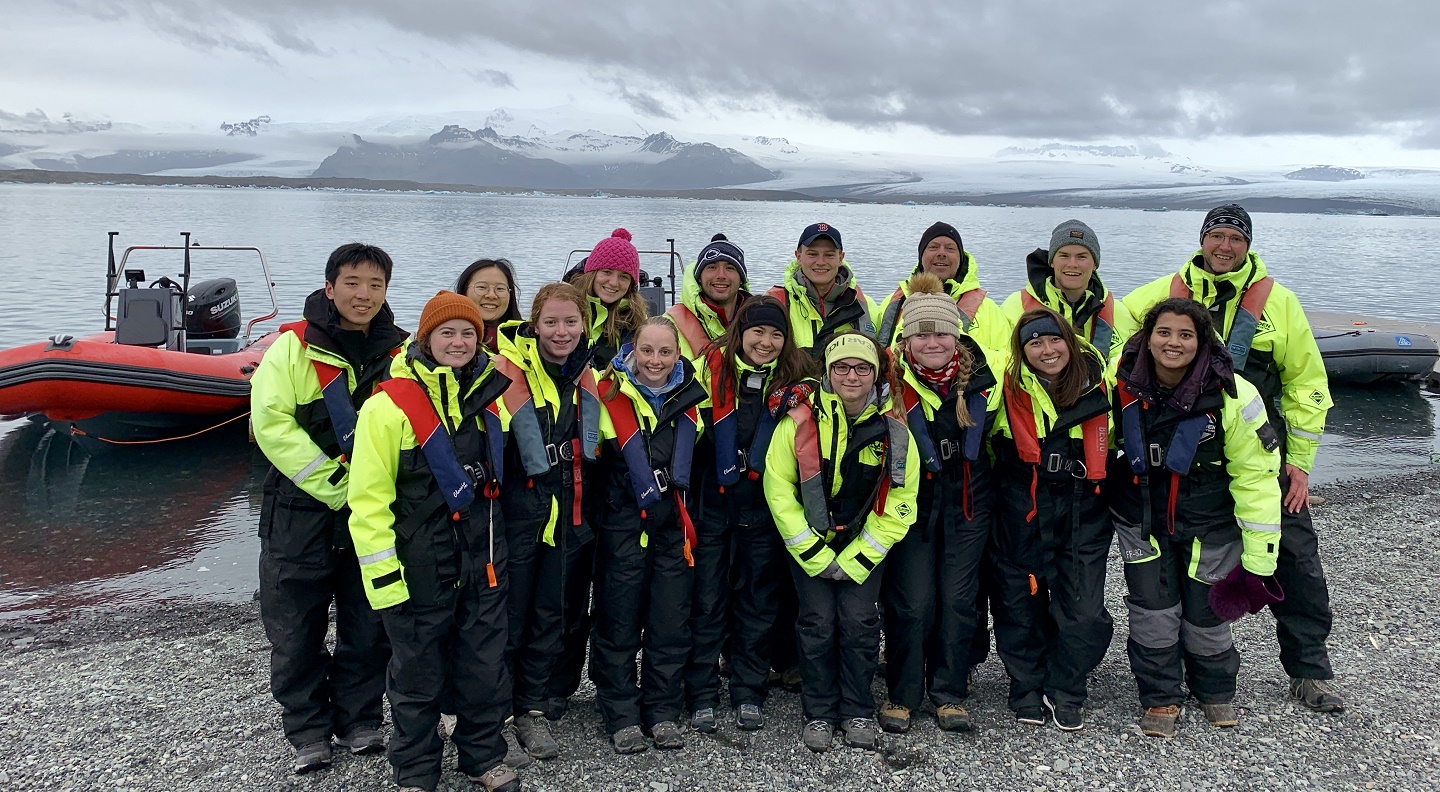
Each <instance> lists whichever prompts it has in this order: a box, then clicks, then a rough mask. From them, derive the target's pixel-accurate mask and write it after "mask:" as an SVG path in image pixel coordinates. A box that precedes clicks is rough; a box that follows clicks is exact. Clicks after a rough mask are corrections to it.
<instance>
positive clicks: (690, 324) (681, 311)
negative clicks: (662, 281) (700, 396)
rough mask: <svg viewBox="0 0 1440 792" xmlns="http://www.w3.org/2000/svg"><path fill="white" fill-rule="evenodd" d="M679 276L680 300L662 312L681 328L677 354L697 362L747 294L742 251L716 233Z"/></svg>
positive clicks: (747, 276) (731, 317)
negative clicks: (692, 263) (693, 263)
mask: <svg viewBox="0 0 1440 792" xmlns="http://www.w3.org/2000/svg"><path fill="white" fill-rule="evenodd" d="M681 278H682V280H681V283H680V302H678V303H676V304H674V305H672V306H670V310H668V311H666V312H665V315H666V316H668V317H670V321H672V322H674V323H675V327H676V329H678V330H679V331H680V353H681V354H682V355H684V356H685V359H686V360H692V361H697V365H698V360H699V357H700V354H701V352H703V351H704V349H705V347H707V346H709V345H710V343H711V342H713V341H715V340H717V339H719V338H720V336H722V335H724V333H725V329H726V328H727V327H729V326H730V323H731V320H732V319H734V318H735V312H736V310H737V309H738V308H739V306H740V305H741V304H742V303H744V302H745V300H747V299H749V297H750V279H749V275H748V274H747V272H746V270H745V251H743V250H741V249H740V247H739V246H738V245H736V244H735V243H733V242H731V241H730V240H729V239H726V238H725V235H724V234H716V235H715V236H713V237H711V238H710V244H708V245H706V246H705V247H703V248H701V249H700V254H699V255H698V256H696V257H695V265H694V266H693V267H691V268H689V269H688V270H686V271H685V272H684V273H682V275H681Z"/></svg>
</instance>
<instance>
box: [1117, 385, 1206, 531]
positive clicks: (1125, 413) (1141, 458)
mask: <svg viewBox="0 0 1440 792" xmlns="http://www.w3.org/2000/svg"><path fill="white" fill-rule="evenodd" d="M1115 394H1116V396H1117V397H1119V400H1120V426H1121V431H1123V432H1124V437H1123V438H1122V445H1123V446H1124V449H1125V461H1126V462H1129V463H1130V471H1131V472H1132V473H1134V474H1135V483H1136V484H1138V485H1139V486H1140V491H1141V499H1142V502H1143V504H1144V505H1143V507H1142V509H1141V524H1142V530H1143V535H1144V536H1145V537H1147V538H1148V537H1149V536H1150V527H1151V526H1150V523H1151V513H1150V471H1151V470H1155V469H1164V470H1168V471H1169V472H1170V499H1169V503H1168V505H1167V507H1166V510H1165V514H1166V517H1167V524H1166V528H1167V529H1168V530H1169V532H1170V533H1171V534H1173V533H1175V505H1176V502H1177V499H1178V498H1179V492H1180V477H1181V476H1184V475H1188V474H1189V472H1190V466H1191V465H1192V464H1193V463H1194V462H1195V454H1196V452H1197V451H1199V449H1200V442H1201V440H1203V439H1204V436H1205V429H1206V428H1207V427H1208V426H1209V425H1210V416H1209V415H1207V414H1205V413H1201V414H1198V415H1192V416H1190V417H1189V418H1186V419H1185V420H1183V421H1181V422H1180V423H1178V424H1177V425H1176V426H1175V434H1174V435H1172V436H1171V438H1170V444H1169V446H1168V447H1161V445H1160V444H1159V443H1146V442H1145V419H1144V416H1143V414H1142V411H1144V410H1148V409H1150V405H1149V404H1147V403H1145V402H1142V401H1140V400H1139V399H1137V398H1135V396H1134V395H1132V394H1131V393H1130V390H1129V389H1128V388H1126V387H1125V381H1124V380H1123V379H1122V380H1120V381H1119V382H1117V383H1116V385H1115Z"/></svg>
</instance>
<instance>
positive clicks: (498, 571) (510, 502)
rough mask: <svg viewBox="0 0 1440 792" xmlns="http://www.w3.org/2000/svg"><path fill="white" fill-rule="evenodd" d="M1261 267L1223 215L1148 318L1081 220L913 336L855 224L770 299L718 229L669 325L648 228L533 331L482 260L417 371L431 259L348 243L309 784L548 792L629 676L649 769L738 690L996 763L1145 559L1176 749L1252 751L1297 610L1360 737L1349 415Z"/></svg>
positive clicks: (290, 566)
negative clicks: (1235, 625) (988, 726)
mask: <svg viewBox="0 0 1440 792" xmlns="http://www.w3.org/2000/svg"><path fill="white" fill-rule="evenodd" d="M1251 239H1252V226H1251V219H1250V217H1249V215H1248V214H1247V213H1246V212H1245V210H1244V209H1242V208H1240V207H1239V206H1234V205H1227V206H1221V207H1217V208H1216V209H1214V210H1212V211H1211V212H1209V213H1208V214H1207V215H1206V217H1205V221H1204V224H1203V226H1202V229H1201V232H1200V248H1199V250H1198V251H1197V252H1195V253H1194V254H1193V255H1192V256H1191V257H1190V258H1189V259H1188V260H1186V261H1185V262H1184V263H1183V264H1182V265H1181V267H1180V269H1179V271H1178V273H1176V274H1174V275H1167V276H1165V277H1164V278H1161V279H1159V280H1157V281H1155V282H1154V283H1151V284H1149V285H1147V286H1143V287H1141V288H1139V289H1137V290H1135V291H1134V292H1133V293H1131V294H1130V295H1128V296H1126V297H1125V298H1124V299H1123V300H1122V299H1117V298H1116V296H1115V295H1113V294H1112V293H1111V292H1110V291H1109V290H1108V289H1107V288H1106V287H1105V286H1104V284H1103V282H1102V281H1101V279H1100V277H1099V274H1098V272H1099V270H1098V268H1099V264H1100V244H1099V241H1098V239H1097V237H1096V234H1095V232H1094V230H1092V229H1091V228H1090V227H1089V226H1087V225H1085V224H1084V223H1081V222H1079V221H1075V220H1071V221H1067V222H1065V223H1062V224H1060V225H1059V226H1058V227H1056V228H1055V230H1054V232H1053V234H1052V235H1051V238H1050V243H1049V245H1048V247H1047V248H1040V249H1037V250H1035V251H1034V252H1033V253H1031V254H1030V255H1029V256H1028V257H1027V259H1026V268H1027V275H1028V282H1027V284H1026V286H1025V288H1024V289H1023V290H1022V291H1020V292H1017V293H1016V294H1014V295H1012V296H1010V298H1009V299H1007V300H1005V302H1004V304H1003V305H996V303H995V302H993V301H992V300H991V299H989V298H988V297H987V296H986V293H985V291H984V290H983V289H982V288H981V286H980V280H979V273H978V265H977V263H976V260H975V257H974V256H973V255H971V254H970V253H969V252H967V251H966V250H965V248H964V245H963V243H962V240H961V236H960V233H959V232H958V231H957V230H956V229H955V228H954V227H952V226H950V225H948V224H945V223H935V224H934V225H932V226H931V227H930V228H928V229H926V230H925V232H924V234H923V235H922V236H921V238H920V242H919V246H918V251H917V254H918V255H917V263H916V265H915V268H914V271H913V273H912V274H911V275H910V276H908V277H907V278H906V279H905V280H904V281H903V282H901V283H900V284H899V285H898V286H897V287H896V288H895V289H894V291H893V292H892V293H890V294H889V295H888V296H886V297H885V298H884V299H883V300H881V301H880V302H878V303H876V302H875V301H873V300H871V299H870V298H869V297H867V296H866V295H865V293H864V292H863V291H862V290H861V289H860V286H859V284H858V283H857V282H856V272H855V271H854V270H853V269H852V268H851V265H850V263H849V262H848V261H847V260H846V258H845V253H844V246H843V243H842V241H841V234H840V231H839V230H838V229H836V228H834V227H833V226H830V225H827V224H825V223H817V224H815V225H811V226H809V227H808V228H806V229H805V230H804V231H803V232H802V234H801V236H800V238H799V241H798V244H797V246H796V250H795V257H794V260H793V261H791V262H790V265H789V266H788V267H787V268H786V270H785V275H784V281H783V283H782V284H781V285H779V286H776V287H774V288H771V289H769V290H768V291H754V290H752V288H751V284H750V280H749V277H748V270H747V266H746V260H745V254H744V252H743V251H742V250H741V248H740V247H739V246H737V245H736V244H735V243H734V242H732V241H730V240H729V239H727V238H726V237H725V236H724V235H721V234H717V235H715V237H714V238H713V239H712V240H711V242H710V243H709V244H708V245H706V246H705V247H704V248H703V249H702V250H701V251H700V253H699V255H698V256H697V258H696V261H695V263H694V265H693V266H690V267H687V268H686V270H685V272H684V274H683V283H682V284H681V288H680V300H679V302H678V303H677V304H676V305H674V306H673V307H671V308H670V309H669V311H668V312H667V313H666V314H665V315H663V316H649V315H648V314H649V311H648V309H647V306H646V303H645V301H644V300H643V299H642V298H641V296H640V295H639V293H638V286H639V281H640V263H639V254H638V252H637V251H636V249H635V247H634V245H633V244H632V243H631V240H630V235H629V234H628V233H627V232H626V231H625V230H624V229H617V230H616V231H615V233H614V234H613V235H612V236H610V237H607V238H606V239H604V240H602V241H600V242H599V243H598V244H596V245H595V246H594V249H593V250H592V251H591V252H590V253H589V255H588V256H587V258H586V259H585V261H584V262H583V266H580V267H577V268H576V269H575V270H573V271H572V272H571V273H569V274H567V278H566V280H567V281H568V282H557V283H550V284H547V285H545V286H543V287H541V288H540V289H539V290H538V292H537V293H536V294H535V295H534V298H533V300H532V301H531V303H530V305H529V311H528V313H525V312H522V307H521V303H520V299H519V291H518V289H517V288H516V280H515V273H514V271H513V268H512V266H511V265H510V263H509V262H508V261H505V260H504V259H482V260H480V261H476V262H474V263H473V264H471V265H470V266H469V267H467V268H465V270H464V271H463V272H462V273H461V274H460V276H459V278H458V280H457V282H456V284H455V289H454V291H441V292H439V293H438V294H436V295H435V297H434V298H432V299H431V300H430V301H429V302H427V303H426V305H425V308H424V310H423V311H422V313H421V315H420V317H419V322H418V325H417V326H416V330H415V332H414V333H413V334H407V333H405V332H404V331H402V330H400V329H398V327H397V326H396V323H395V317H394V315H393V314H392V312H391V310H390V308H389V307H388V305H387V304H386V302H385V294H386V288H387V286H388V284H389V282H390V278H391V275H392V270H393V264H392V261H391V258H390V256H389V255H387V254H386V253H385V252H384V251H383V250H381V249H379V248H377V247H374V246H370V245H363V244H358V243H354V244H348V245H343V246H341V247H340V248H337V249H336V250H335V251H334V253H333V254H332V255H331V256H330V260H329V262H328V263H327V265H326V272H325V285H324V287H323V288H322V289H319V290H317V291H315V292H314V293H313V294H311V295H310V297H309V298H308V299H307V301H306V304H305V310H304V317H303V319H302V320H301V321H298V322H295V323H293V324H288V325H285V326H284V327H282V333H281V335H280V336H279V338H278V340H276V341H275V342H274V344H273V345H272V346H271V347H270V349H269V350H268V351H267V352H266V354H265V357H264V359H263V361H262V362H261V364H260V366H259V368H258V369H257V371H256V372H255V374H254V378H253V386H252V387H253V396H252V416H253V423H254V431H255V437H256V441H257V442H258V444H259V445H260V448H261V449H262V451H263V452H264V453H265V454H266V456H267V457H268V458H269V460H270V462H271V463H272V468H271V470H270V472H269V475H268V476H267V478H266V481H265V497H264V502H263V508H262V512H261V522H260V538H261V557H260V577H261V588H260V593H261V615H262V618H263V621H264V625H265V630H266V633H267V636H268V637H269V640H270V643H271V646H272V654H271V688H272V691H273V693H274V696H275V698H276V700H277V701H278V702H279V703H280V705H281V707H282V709H283V711H284V714H283V724H284V729H285V733H286V737H287V738H288V739H289V741H290V742H291V743H292V744H293V745H294V746H295V748H296V752H297V753H296V761H295V766H294V769H295V771H296V772H307V771H310V770H314V769H317V768H320V767H324V766H326V765H327V764H329V763H330V761H331V752H332V738H334V742H335V744H336V745H338V746H340V747H343V748H347V749H349V750H351V751H353V752H355V753H370V752H380V751H383V750H386V749H387V746H388V754H389V759H390V763H391V765H392V767H393V770H394V778H395V781H396V783H397V784H398V785H399V786H401V787H402V788H405V789H407V790H412V789H419V790H433V789H435V787H436V785H437V783H438V782H439V779H440V774H441V759H442V756H443V747H444V745H443V740H444V739H445V737H446V736H448V738H449V739H450V740H451V741H452V742H453V743H454V744H455V746H456V749H457V753H458V764H459V770H460V771H461V772H462V773H464V774H466V775H467V776H469V777H470V778H471V779H472V780H473V781H475V782H476V783H477V784H479V785H481V786H483V788H484V789H486V790H491V791H493V790H507V791H508V790H515V789H518V788H519V785H520V782H519V778H518V777H517V775H516V773H515V769H516V768H518V767H523V766H525V765H527V764H529V763H530V762H531V761H532V760H534V759H540V760H547V759H553V758H555V757H556V756H558V755H559V753H560V745H559V743H558V741H557V739H556V736H555V734H554V733H553V732H552V724H554V723H555V722H556V721H558V720H559V719H560V718H562V717H563V716H564V714H565V713H566V710H567V707H568V703H569V699H570V697H571V696H572V695H573V694H574V693H575V692H576V690H577V689H578V687H579V685H580V684H581V679H582V675H584V674H586V671H587V669H588V678H589V679H590V680H591V681H592V682H593V683H594V686H595V698H596V704H597V706H598V708H599V711H600V714H601V718H602V721H603V724H604V727H605V730H606V732H607V733H608V734H609V735H610V740H611V742H612V745H613V747H614V750H615V751H617V752H619V753H634V752H638V751H644V750H646V749H647V748H649V747H650V746H651V745H652V744H653V745H654V746H655V747H657V748H670V749H673V748H681V747H683V746H684V744H685V741H686V739H687V733H688V732H691V731H693V732H700V733H707V732H714V731H715V730H716V729H717V728H718V727H719V726H720V722H721V720H722V718H721V717H720V715H719V713H720V711H721V709H720V708H721V695H720V694H721V689H722V676H725V675H728V689H729V704H730V706H731V710H732V712H733V715H732V716H731V717H732V722H733V723H734V725H735V727H737V728H739V729H742V730H758V729H763V728H765V727H766V718H765V702H766V696H767V691H768V689H769V688H770V687H772V686H775V685H795V684H797V683H798V687H799V690H800V693H801V704H802V708H803V711H804V718H805V721H806V722H805V723H804V724H803V725H802V727H801V729H800V739H801V741H802V742H803V744H804V745H805V746H806V747H808V748H810V749H812V750H814V751H817V752H819V751H826V750H829V749H830V748H831V747H832V745H833V744H834V742H835V739H836V736H837V735H836V732H837V730H838V731H839V732H840V735H839V736H840V737H841V738H843V742H844V743H845V744H847V745H850V746H855V747H861V748H869V749H879V748H880V747H881V744H882V732H891V733H903V732H905V731H907V730H908V729H909V728H910V727H911V724H912V722H913V720H914V718H915V717H917V715H918V714H919V713H920V712H921V711H922V709H933V712H934V715H935V718H936V720H937V722H938V725H939V727H940V728H941V729H944V730H947V731H966V730H969V729H970V728H971V726H972V721H971V715H970V713H969V711H968V710H967V708H966V704H967V700H968V697H969V692H970V691H969V688H970V684H971V677H972V673H973V669H974V668H975V666H977V665H978V664H979V663H981V662H983V660H984V659H985V657H986V655H987V654H988V652H989V648H990V635H991V629H990V625H991V623H992V621H993V634H994V646H995V650H996V653H997V654H998V656H999V657H1000V659H1001V660H1002V662H1003V663H1004V666H1005V669H1006V672H1007V673H1008V675H1009V678H1010V691H1009V706H1010V708H1011V709H1012V710H1013V711H1014V713H1015V717H1016V718H1017V720H1018V721H1019V722H1021V723H1025V724H1032V725H1035V726H1044V725H1046V724H1047V723H1050V722H1053V723H1054V724H1055V725H1056V726H1057V727H1058V728H1060V729H1062V730H1067V731H1069V730H1078V729H1081V728H1083V726H1084V718H1085V716H1084V707H1085V702H1086V697H1087V687H1086V678H1087V676H1088V674H1089V673H1090V672H1091V671H1093V670H1094V669H1095V667H1096V666H1097V665H1098V664H1099V663H1100V661H1101V660H1102V659H1103V657H1104V655H1105V653H1106V651H1107V649H1108V647H1109V645H1110V642H1111V637H1112V632H1113V623H1112V619H1111V616H1110V613H1109V612H1108V611H1107V609H1106V606H1105V597H1104V588H1105V575H1106V567H1107V563H1108V558H1109V554H1110V548H1111V543H1112V539H1118V546H1119V551H1120V555H1121V557H1122V559H1123V563H1124V573H1125V581H1126V584H1127V588H1128V596H1127V597H1126V598H1125V602H1126V607H1127V610H1128V615H1129V641H1128V644H1127V650H1128V654H1129V659H1130V666H1131V669H1132V671H1133V673H1134V675H1135V678H1136V682H1137V686H1138V689H1139V699H1140V705H1141V708H1142V711H1143V714H1142V715H1141V721H1140V725H1141V728H1142V730H1143V731H1144V732H1145V733H1146V734H1148V735H1153V736H1157V737H1173V736H1175V734H1176V731H1177V728H1178V726H1177V724H1178V721H1179V719H1180V716H1181V709H1180V705H1181V704H1182V703H1183V702H1184V700H1185V699H1186V697H1187V693H1188V695H1189V696H1193V697H1194V698H1195V699H1196V700H1197V701H1198V702H1199V706H1200V709H1201V711H1202V712H1203V716H1204V718H1205V719H1206V721H1208V723H1210V724H1211V725H1213V726H1216V727H1227V726H1234V725H1236V724H1237V722H1238V721H1237V714H1236V710H1235V707H1234V696H1235V687H1236V676H1237V673H1238V669H1239V655H1238V653H1237V652H1236V649H1235V646H1234V644H1233V641H1232V638H1231V630H1230V625H1231V623H1232V622H1233V621H1234V620H1235V619H1237V618H1239V617H1240V616H1242V615H1244V614H1246V613H1256V612H1258V611H1259V610H1260V609H1262V608H1264V607H1266V606H1268V607H1269V608H1270V609H1271V611H1272V613H1273V614H1274V616H1275V618H1276V621H1277V625H1278V627H1277V635H1278V639H1279V644H1280V659H1281V663H1282V665H1283V666H1284V668H1285V671H1286V673H1287V674H1288V675H1289V677H1290V692H1291V695H1292V696H1293V697H1294V698H1295V699H1297V700H1298V701H1299V702H1300V703H1301V704H1303V705H1304V706H1306V707H1309V708H1310V709H1313V710H1318V711H1334V710H1338V709H1341V708H1342V707H1343V703H1344V702H1343V699H1342V697H1341V695H1340V693H1339V691H1338V690H1337V689H1336V688H1335V687H1334V685H1333V684H1331V683H1330V682H1329V680H1330V679H1331V678H1332V672H1331V668H1330V663H1329V659H1328V655H1327V650H1326V646H1325V640H1326V638H1327V636H1328V634H1329V630H1330V622H1331V613H1330V607H1329V599H1328V596H1329V595H1328V590H1327V587H1326V582H1325V577H1324V574H1323V571H1322V569H1321V565H1320V559H1319V553H1318V547H1317V542H1316V535H1315V531H1314V528H1313V527H1312V525H1311V522H1310V516H1309V511H1308V507H1307V494H1308V471H1309V470H1310V469H1311V466H1312V464H1313V462H1314V459H1315V452H1316V449H1317V448H1318V446H1319V442H1320V436H1321V433H1322V432H1323V429H1324V421H1325V414H1326V411H1327V409H1328V408H1329V407H1330V405H1331V402H1330V396H1329V392H1328V388H1327V384H1326V378H1325V372H1324V368H1323V365H1322V363H1321V359H1320V354H1319V351H1318V349H1317V347H1316V344H1315V341H1314V338H1313V336H1312V334H1311V331H1310V328H1309V326H1308V324H1307V323H1306V320H1305V316H1304V314H1303V312H1302V311H1301V309H1300V306H1299V303H1298V300H1297V299H1296V297H1295V295H1294V293H1293V292H1291V291H1289V290H1288V289H1286V288H1284V287H1283V286H1280V285H1279V284H1277V283H1275V281H1274V280H1273V279H1272V278H1271V277H1269V275H1268V274H1267V273H1266V269H1265V265H1264V263H1263V262H1262V261H1261V259H1260V257H1259V256H1257V255H1256V254H1255V253H1254V251H1252V250H1251ZM332 602H333V604H334V608H335V614H336V616H335V630H336V632H335V649H334V651H333V653H332V652H329V651H327V648H326V643H325V636H326V630H327V622H328V609H329V607H330V605H331V603H332ZM882 636H883V656H884V660H885V662H884V668H885V671H884V677H885V679H884V682H885V689H886V691H887V694H886V697H885V699H884V701H883V702H882V703H880V705H879V706H878V707H877V703H876V701H875V700H874V698H873V697H872V694H871V685H872V683H873V681H874V678H875V676H876V675H877V673H879V666H880V657H881V651H882ZM587 660H588V664H587V662H586V661H587ZM382 698H384V699H388V700H389V702H390V709H391V720H392V726H393V727H392V730H391V733H390V736H389V739H388V742H387V740H386V738H385V735H384V733H383V732H382V731H381V726H382V709H381V705H382ZM452 716H453V717H452ZM442 722H445V723H446V725H445V726H444V727H442V726H441V724H442Z"/></svg>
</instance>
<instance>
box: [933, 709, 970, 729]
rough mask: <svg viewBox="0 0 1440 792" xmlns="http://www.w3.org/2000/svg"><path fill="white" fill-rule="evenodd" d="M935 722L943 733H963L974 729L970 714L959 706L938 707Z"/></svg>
mask: <svg viewBox="0 0 1440 792" xmlns="http://www.w3.org/2000/svg"><path fill="white" fill-rule="evenodd" d="M935 720H936V721H937V722H938V723H939V724H940V728H941V730H943V731H952V732H962V731H970V730H971V729H972V728H974V724H973V723H972V722H971V721H970V712H969V711H968V710H966V709H965V708H964V707H962V706H960V705H959V704H941V705H940V706H938V707H936V708H935Z"/></svg>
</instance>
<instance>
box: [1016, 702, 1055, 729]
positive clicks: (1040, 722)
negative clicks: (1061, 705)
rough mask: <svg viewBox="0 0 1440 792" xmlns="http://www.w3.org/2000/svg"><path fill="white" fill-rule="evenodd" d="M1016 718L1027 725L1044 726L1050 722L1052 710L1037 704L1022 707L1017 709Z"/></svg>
mask: <svg viewBox="0 0 1440 792" xmlns="http://www.w3.org/2000/svg"><path fill="white" fill-rule="evenodd" d="M1015 720H1017V721H1019V722H1020V723H1023V724H1025V725H1026V726H1044V725H1045V724H1047V723H1049V722H1050V712H1049V711H1048V710H1046V709H1045V708H1044V707H1040V706H1035V705H1031V706H1028V707H1021V708H1020V709H1017V710H1015Z"/></svg>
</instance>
